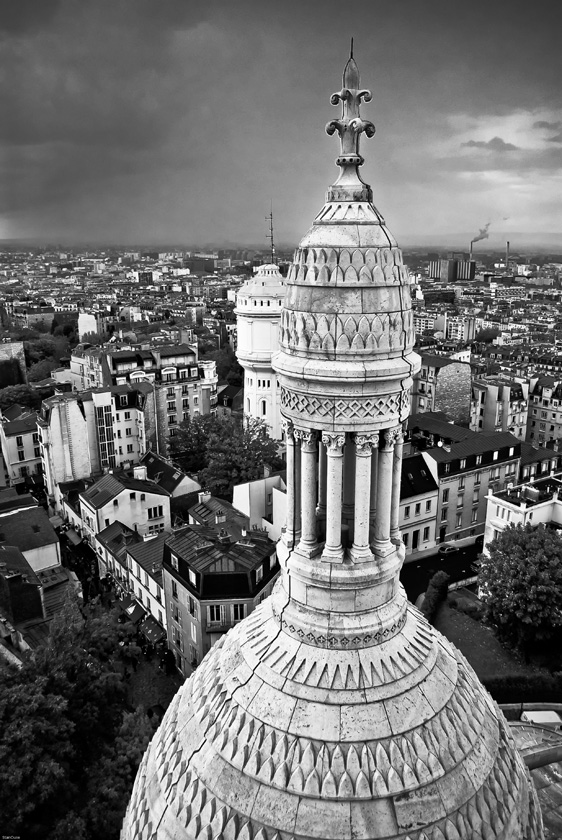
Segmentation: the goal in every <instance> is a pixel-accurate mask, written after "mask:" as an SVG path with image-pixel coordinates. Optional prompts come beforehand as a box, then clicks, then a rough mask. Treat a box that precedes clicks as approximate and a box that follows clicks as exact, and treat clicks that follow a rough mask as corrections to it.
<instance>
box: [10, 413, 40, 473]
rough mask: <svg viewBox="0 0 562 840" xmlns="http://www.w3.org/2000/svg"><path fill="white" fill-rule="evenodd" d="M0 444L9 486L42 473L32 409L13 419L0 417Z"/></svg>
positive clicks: (35, 421) (35, 418) (35, 423)
mask: <svg viewBox="0 0 562 840" xmlns="http://www.w3.org/2000/svg"><path fill="white" fill-rule="evenodd" d="M0 446H1V448H2V458H3V460H4V466H5V470H6V475H7V478H8V481H9V483H10V486H13V485H16V484H23V483H25V481H26V479H27V477H28V476H36V477H40V476H41V475H42V473H43V467H42V463H41V449H40V446H39V436H38V433H37V414H36V413H35V412H34V411H32V412H29V413H28V414H22V415H20V417H18V418H16V419H15V420H7V419H6V418H5V417H2V419H1V422H0Z"/></svg>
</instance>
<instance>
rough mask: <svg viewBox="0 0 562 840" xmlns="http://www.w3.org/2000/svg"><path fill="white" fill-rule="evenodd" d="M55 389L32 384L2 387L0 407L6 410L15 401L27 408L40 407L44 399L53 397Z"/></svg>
mask: <svg viewBox="0 0 562 840" xmlns="http://www.w3.org/2000/svg"><path fill="white" fill-rule="evenodd" d="M53 394H54V389H53V388H51V387H46V388H32V387H31V385H9V386H8V387H7V388H2V389H0V409H1V410H2V411H5V410H6V409H7V408H10V406H12V405H14V403H18V404H19V405H22V406H24V407H25V408H33V409H36V410H38V409H40V408H41V403H42V402H43V400H46V399H47V398H48V397H52V396H53Z"/></svg>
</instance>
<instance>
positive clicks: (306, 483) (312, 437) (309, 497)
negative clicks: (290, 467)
mask: <svg viewBox="0 0 562 840" xmlns="http://www.w3.org/2000/svg"><path fill="white" fill-rule="evenodd" d="M295 438H296V439H297V440H299V441H300V447H301V539H300V542H299V549H304V550H305V552H310V550H311V549H313V548H315V546H316V469H317V463H318V449H317V445H316V441H317V433H316V432H315V431H312V430H311V429H295Z"/></svg>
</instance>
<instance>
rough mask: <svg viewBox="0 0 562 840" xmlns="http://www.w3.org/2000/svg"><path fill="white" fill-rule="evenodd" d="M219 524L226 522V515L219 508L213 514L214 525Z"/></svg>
mask: <svg viewBox="0 0 562 840" xmlns="http://www.w3.org/2000/svg"><path fill="white" fill-rule="evenodd" d="M221 522H226V513H225V512H224V510H222V509H220V508H219V510H217V512H216V514H215V525H219V524H220V523H221Z"/></svg>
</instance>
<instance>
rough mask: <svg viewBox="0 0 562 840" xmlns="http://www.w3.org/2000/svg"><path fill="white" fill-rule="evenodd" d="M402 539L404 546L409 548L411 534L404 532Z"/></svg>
mask: <svg viewBox="0 0 562 840" xmlns="http://www.w3.org/2000/svg"><path fill="white" fill-rule="evenodd" d="M402 541H403V543H404V547H405V548H408V543H409V541H410V535H409V534H404V535H403V537H402Z"/></svg>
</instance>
